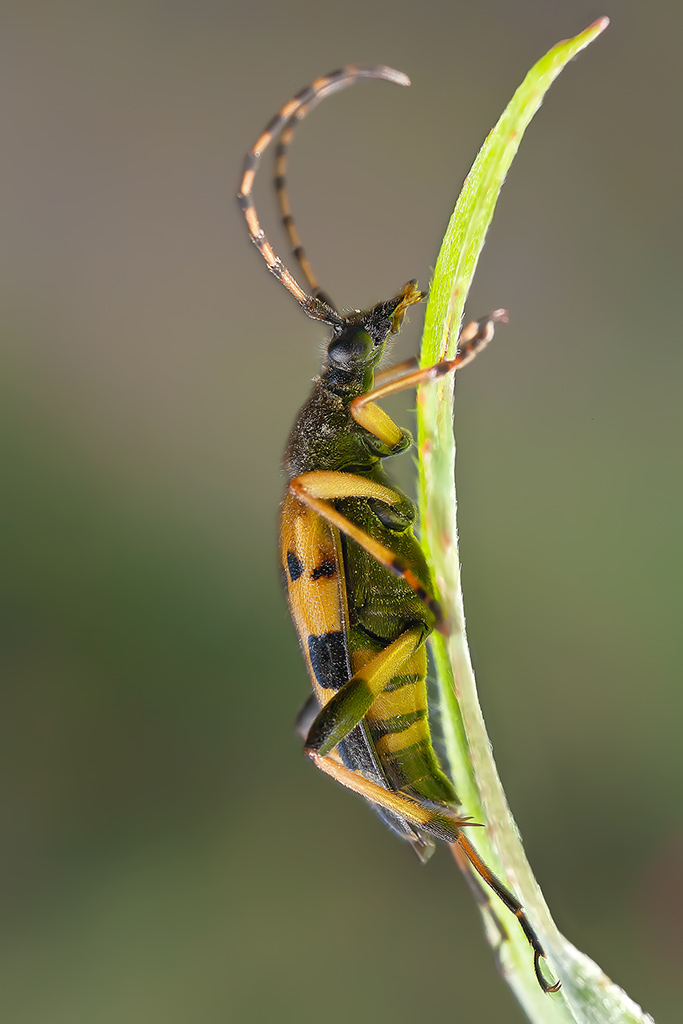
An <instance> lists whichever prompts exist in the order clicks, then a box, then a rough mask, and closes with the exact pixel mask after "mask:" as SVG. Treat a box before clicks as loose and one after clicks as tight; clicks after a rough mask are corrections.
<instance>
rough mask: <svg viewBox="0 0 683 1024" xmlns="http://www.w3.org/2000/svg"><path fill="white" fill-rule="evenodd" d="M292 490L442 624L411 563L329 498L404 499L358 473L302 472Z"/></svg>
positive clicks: (435, 604)
mask: <svg viewBox="0 0 683 1024" xmlns="http://www.w3.org/2000/svg"><path fill="white" fill-rule="evenodd" d="M387 418H388V417H387ZM289 490H290V492H291V493H292V494H293V495H294V496H295V497H296V498H298V499H299V501H300V502H301V503H302V504H303V505H306V507H307V508H310V509H312V510H313V511H314V512H317V513H318V515H319V516H322V518H323V519H324V520H326V522H328V523H330V525H331V526H335V527H336V528H337V529H338V530H339V531H340V532H341V533H343V534H345V535H346V536H347V537H350V538H351V540H354V541H355V542H356V544H358V545H359V546H360V547H362V548H364V550H365V551H367V552H368V554H370V555H372V556H373V558H375V559H376V560H377V561H378V562H379V564H380V565H383V566H384V568H385V569H388V571H389V572H390V573H393V575H394V576H399V577H400V578H401V579H403V580H405V582H406V583H407V584H408V586H409V587H410V588H411V590H413V591H414V592H415V593H416V594H417V596H418V597H419V598H420V600H421V601H422V602H423V603H424V604H425V605H426V607H427V609H428V610H429V611H430V612H431V614H432V615H433V616H434V619H435V620H436V624H437V628H438V627H439V626H440V625H441V624H442V614H441V606H440V605H439V602H438V601H437V600H436V599H435V598H434V596H433V595H432V594H430V593H428V591H427V590H426V589H425V587H424V585H423V584H422V581H421V580H420V579H418V577H417V576H416V575H415V573H414V572H413V571H412V569H411V568H410V566H409V564H408V563H407V562H406V561H405V560H404V559H403V558H401V557H400V556H399V555H396V554H395V553H394V552H393V551H392V550H391V549H390V548H387V547H385V545H384V544H380V542H379V541H378V540H375V539H374V537H371V536H370V535H369V534H368V533H366V532H365V530H363V529H362V528H361V527H360V526H356V524H355V523H352V522H351V520H350V519H347V518H346V516H343V515H342V514H341V512H338V511H337V509H336V508H335V507H334V505H332V504H331V503H330V500H334V499H336V498H375V499H377V500H379V501H383V502H386V503H387V504H388V505H392V504H396V503H398V502H399V501H403V500H404V499H403V498H402V497H401V496H400V495H398V494H397V493H396V492H395V491H392V490H391V489H390V488H389V487H384V486H383V485H382V484H378V483H376V482H375V481H374V480H367V479H366V478H365V477H361V476H355V475H354V474H353V473H337V472H333V471H332V470H329V471H326V470H317V471H314V472H312V473H302V474H301V476H297V477H295V478H294V479H293V480H290V483H289Z"/></svg>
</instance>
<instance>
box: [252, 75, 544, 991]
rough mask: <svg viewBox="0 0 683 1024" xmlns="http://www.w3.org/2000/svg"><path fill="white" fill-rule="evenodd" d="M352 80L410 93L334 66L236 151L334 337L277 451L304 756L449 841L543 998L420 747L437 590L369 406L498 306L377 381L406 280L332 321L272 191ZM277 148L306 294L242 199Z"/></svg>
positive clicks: (448, 366)
mask: <svg viewBox="0 0 683 1024" xmlns="http://www.w3.org/2000/svg"><path fill="white" fill-rule="evenodd" d="M363 78H381V79H385V80H386V81H389V82H395V83H396V84H397V85H409V84H410V80H409V79H408V77H407V76H406V75H404V74H402V73H401V72H400V71H394V70H393V69H392V68H387V67H369V68H359V67H346V68H342V69H341V70H339V71H334V72H332V73H331V74H329V75H325V76H324V77H322V78H317V79H316V80H315V81H314V82H313V83H312V84H311V85H309V86H307V87H306V88H305V89H302V91H301V92H299V93H297V95H296V96H294V98H293V99H291V100H290V101H289V102H288V103H286V104H285V105H284V107H282V109H281V110H280V111H279V113H278V114H276V115H275V117H274V118H273V119H272V121H271V122H270V124H269V125H268V127H267V128H266V129H265V131H264V132H263V133H262V135H260V136H259V138H258V139H257V140H256V143H255V144H254V146H253V147H252V149H251V150H250V151H249V152H248V154H247V156H246V159H245V163H244V173H243V175H242V180H241V184H240V190H239V194H238V200H239V203H240V206H241V208H242V211H243V212H244V216H245V218H246V222H247V228H248V231H249V235H250V237H251V240H252V242H253V243H254V245H255V246H256V248H257V249H258V251H259V252H260V253H261V255H262V256H263V258H264V260H265V261H266V264H267V266H268V269H269V270H270V272H271V273H272V274H274V275H275V277H276V278H277V279H278V281H280V283H281V284H283V285H284V287H285V288H286V289H287V291H288V292H290V293H291V294H292V295H293V296H294V298H295V299H296V300H297V302H298V303H299V305H300V306H301V308H302V309H303V311H304V313H306V315H307V316H309V317H312V318H313V319H314V320H320V321H321V322H322V323H324V324H326V325H327V327H328V328H329V329H330V331H331V338H330V340H329V342H328V344H327V356H326V359H325V363H324V366H323V371H322V374H321V375H320V377H318V378H316V380H315V381H314V385H313V391H312V394H311V396H310V398H309V399H308V401H307V402H306V404H305V405H304V407H303V408H302V410H301V412H300V413H299V416H298V419H297V421H296V423H295V424H294V427H293V429H292V432H291V434H290V436H289V441H288V444H287V448H286V450H285V455H284V467H285V470H286V473H287V477H288V480H289V483H288V487H287V493H286V495H285V498H284V501H283V503H282V508H281V512H280V552H281V560H282V573H283V579H284V585H285V589H286V592H287V599H288V602H289V608H290V611H291V614H292V618H293V620H294V624H295V626H296V629H297V632H298V634H299V641H300V643H301V649H302V651H303V655H304V660H305V661H306V667H307V669H308V674H309V676H310V680H311V684H312V688H313V693H312V694H311V696H310V698H309V700H308V702H307V703H306V705H305V706H304V708H303V710H302V712H301V713H300V715H299V720H298V723H297V725H298V731H299V732H300V733H301V734H302V735H303V736H304V737H305V742H304V749H305V752H306V754H307V755H308V757H309V758H310V759H311V760H312V761H313V762H314V764H315V765H317V767H318V768H320V769H322V770H323V771H324V772H327V774H328V775H331V776H332V777H333V778H335V779H336V780H337V781H338V782H341V783H342V784H343V785H344V786H347V787H348V788H349V789H352V790H354V791H355V792H356V793H359V794H360V795H361V796H363V797H365V799H366V800H368V801H369V802H370V803H371V804H372V805H373V807H374V808H375V810H376V811H377V812H378V813H379V815H380V817H382V818H383V819H384V821H385V822H386V823H387V824H388V825H389V826H390V827H391V828H392V829H393V830H394V831H395V832H397V833H398V834H399V835H400V836H402V837H403V838H404V839H406V840H407V841H408V842H409V843H410V844H411V845H412V847H413V849H414V850H415V851H416V853H417V854H418V856H419V857H420V858H421V859H422V860H426V859H427V857H428V856H429V855H430V853H431V852H432V851H433V849H434V843H433V839H434V838H436V839H441V840H444V841H445V842H447V843H449V844H451V845H452V846H453V848H454V852H456V853H457V854H458V857H459V858H460V860H462V857H463V855H464V857H466V858H467V860H468V861H469V864H470V865H471V867H472V868H473V869H474V871H475V872H477V873H478V874H479V875H480V877H481V878H482V879H483V881H484V882H485V883H487V885H489V886H490V887H491V889H492V890H493V891H494V892H495V893H496V894H497V895H498V896H499V897H500V899H501V900H502V901H503V903H504V904H505V906H507V907H508V908H509V909H510V910H511V911H512V913H513V914H514V915H515V916H516V917H517V919H518V921H519V923H520V925H521V927H522V930H523V931H524V934H525V935H526V937H527V939H528V940H529V942H530V944H531V946H532V948H533V954H534V970H535V972H536V977H537V978H538V982H539V984H540V986H541V988H542V989H543V991H544V992H555V991H557V989H558V988H559V987H560V985H559V982H557V983H556V984H554V985H551V984H550V983H549V982H547V981H546V979H545V978H544V977H543V973H542V971H541V966H540V960H541V958H542V957H545V953H544V950H543V947H542V946H541V943H540V940H539V938H538V936H537V935H536V933H535V931H534V929H533V927H532V925H531V923H530V921H529V919H528V918H527V916H526V914H525V912H524V910H523V908H522V905H521V903H520V902H519V900H518V899H517V898H516V896H514V895H513V893H512V892H510V890H509V889H508V888H507V887H506V886H505V885H503V883H502V882H501V880H500V879H499V878H497V877H496V875H494V874H493V872H492V871H491V870H490V869H489V868H488V867H487V865H486V864H485V863H484V862H483V861H482V859H481V858H480V857H479V855H478V854H477V852H476V850H475V849H474V847H473V846H472V844H471V843H470V842H469V840H468V839H467V838H466V837H465V835H464V833H463V829H464V828H466V827H468V826H472V825H473V824H474V823H473V822H471V821H470V819H469V818H465V817H462V816H461V815H459V814H458V811H457V807H458V800H457V796H456V793H455V790H454V788H453V785H452V783H451V781H450V779H449V778H448V777H447V776H446V774H445V773H444V771H443V770H442V768H441V766H440V764H439V762H438V759H437V756H436V753H435V751H434V747H433V745H432V740H431V735H430V731H429V722H428V707H427V691H426V674H427V652H426V647H425V641H426V640H427V637H428V636H429V634H430V633H431V632H432V631H433V630H434V629H442V630H444V629H445V627H444V624H443V616H442V613H441V609H440V607H439V604H438V602H437V601H436V599H435V597H434V583H433V580H432V577H431V573H430V570H429V568H428V566H427V561H426V558H425V555H424V552H423V551H422V549H421V547H420V545H419V543H418V541H417V539H416V537H415V534H414V532H413V526H414V522H415V516H416V510H415V506H414V504H413V503H412V502H411V501H410V500H409V499H408V498H407V497H406V496H405V495H404V494H402V493H401V492H400V491H399V490H398V489H397V488H396V487H395V486H394V485H393V484H391V483H390V481H389V480H388V478H387V476H386V474H385V472H384V469H383V466H382V463H383V460H384V459H386V458H388V457H389V456H391V455H397V454H398V453H399V452H403V451H405V450H406V449H407V448H409V447H410V445H411V443H412V438H411V437H410V434H409V433H408V432H407V431H405V430H402V429H401V428H400V427H398V426H397V425H396V424H395V423H394V422H393V420H391V419H390V417H389V416H388V415H387V414H386V413H385V412H384V411H383V410H382V409H380V407H379V406H378V405H377V404H376V403H377V401H378V400H379V399H382V398H386V397H387V395H392V394H395V393H396V392H398V391H403V390H404V389H406V388H413V387H416V386H420V385H423V384H426V383H428V382H429V381H433V380H436V379H437V378H438V377H441V376H443V375H444V374H447V373H452V372H454V371H456V370H458V369H460V368H461V367H463V366H465V364H466V363H468V362H470V361H471V360H472V359H473V358H474V357H475V355H476V354H477V353H478V352H479V351H480V350H481V349H482V348H483V347H484V346H485V345H486V344H487V343H488V342H489V341H490V340H491V338H492V337H493V331H494V325H495V324H496V322H497V321H505V320H506V319H507V317H506V313H505V310H501V309H499V310H496V311H495V312H494V313H491V314H489V316H486V317H484V318H483V319H482V320H479V321H476V322H474V323H472V324H470V325H469V326H468V327H466V328H465V329H464V330H463V332H462V334H461V335H460V338H459V341H458V350H457V353H456V356H455V358H454V359H448V360H444V361H443V362H440V363H437V364H436V365H435V366H430V367H427V368H424V369H418V368H417V361H416V360H414V359H413V360H407V361H406V362H404V363H402V364H399V365H397V366H394V367H392V368H391V369H389V370H385V371H382V372H380V373H376V372H375V369H376V367H377V365H378V364H379V362H380V360H381V359H382V356H383V354H384V349H385V345H386V342H387V340H388V339H389V338H390V337H391V336H392V335H394V334H396V333H397V332H398V330H399V328H400V326H401V323H402V321H403V317H404V315H405V312H406V310H407V309H408V307H409V306H412V305H413V304H414V303H416V302H421V301H422V299H423V298H424V297H425V295H424V293H423V292H421V291H419V290H418V289H417V287H416V285H415V282H414V281H410V282H409V283H408V284H407V285H406V286H405V287H404V288H403V290H402V291H400V292H399V293H398V295H396V296H394V298H392V299H388V300H387V301H385V302H379V303H378V304H377V305H376V306H373V307H372V309H369V310H366V311H364V312H360V311H354V312H352V313H350V314H343V313H340V312H338V311H337V310H336V309H335V307H334V305H333V303H332V301H331V300H330V299H329V298H328V297H327V295H326V294H324V293H323V292H322V291H321V289H320V286H319V285H318V282H317V280H316V278H315V276H314V274H313V271H312V269H311V266H310V264H309V262H308V258H307V256H306V254H305V252H304V249H303V247H302V245H301V242H300V240H299V236H298V233H297V230H296V227H295V225H294V220H293V218H292V214H291V210H290V206H289V200H288V196H287V191H286V185H285V171H286V165H287V154H288V148H289V144H290V142H291V140H292V136H293V135H294V132H295V130H296V127H297V125H298V123H299V122H300V121H301V120H302V119H303V118H304V117H305V116H306V115H307V114H308V113H309V112H310V111H311V110H312V109H313V107H314V106H315V105H316V104H317V103H318V102H319V101H320V100H321V99H323V98H324V97H325V96H328V95H330V93H333V92H336V91H337V90H339V89H343V88H345V87H346V86H348V85H351V84H353V83H354V82H357V81H358V80H359V79H363ZM277 136H279V143H278V146H277V149H276V156H275V189H276V193H277V197H278V203H279V207H280V213H281V215H282V222H283V224H284V227H285V230H286V232H287V235H288V237H289V241H290V242H291V245H292V249H293V252H294V256H295V258H296V259H297V261H298V263H299V266H300V267H301V270H302V272H303V275H304V277H305V279H306V281H307V282H308V286H309V289H310V290H309V291H308V292H307V291H305V290H304V289H303V288H302V287H301V286H300V285H299V284H298V282H297V281H296V280H295V278H294V277H293V276H292V274H291V273H290V272H289V271H288V270H287V268H286V267H285V266H284V264H283V263H282V261H281V260H280V259H279V257H278V256H276V255H275V253H274V251H273V249H272V247H271V245H270V243H269V242H268V239H267V238H266V236H265V234H264V232H263V229H262V228H261V225H260V223H259V219H258V216H257V214H256V209H255V207H254V202H253V199H252V190H253V185H254V178H255V176H256V171H257V169H258V166H259V163H260V160H261V156H262V155H263V152H264V151H265V150H266V149H267V148H268V146H269V145H270V143H271V142H272V141H273V140H274V139H275V138H276V137H277Z"/></svg>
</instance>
